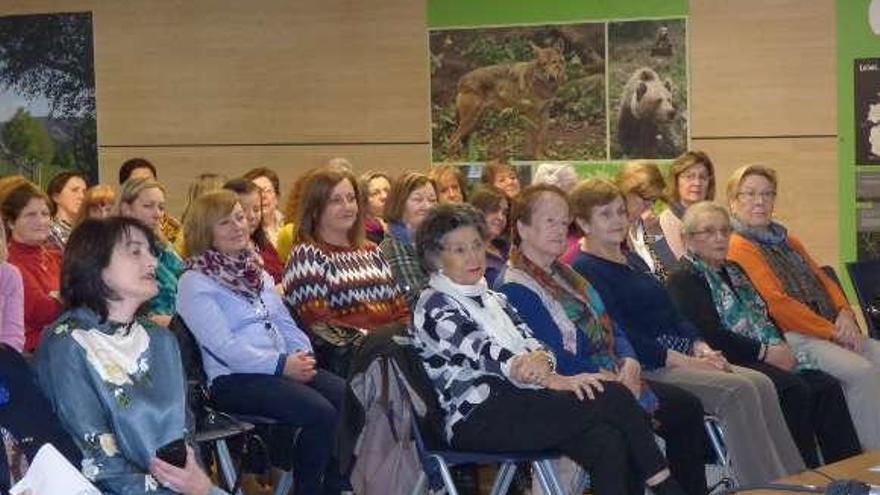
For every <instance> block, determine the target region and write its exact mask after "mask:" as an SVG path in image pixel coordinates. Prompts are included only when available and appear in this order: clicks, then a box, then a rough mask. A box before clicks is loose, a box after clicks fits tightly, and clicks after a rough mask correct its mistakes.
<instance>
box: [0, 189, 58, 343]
mask: <svg viewBox="0 0 880 495" xmlns="http://www.w3.org/2000/svg"><path fill="white" fill-rule="evenodd" d="M16 184H17V185H15V186H14V187H13V188H12V189H11V190H9V191H8V192H7V193H6V194H5V197H4V199H3V203H2V205H0V214H2V218H3V227H4V228H5V229H6V232H7V233H8V234H9V236H8V237H9V243H8V246H7V248H8V251H9V257H8V262H9V263H10V264H12V265H14V266H15V267H16V268H18V271H19V272H20V273H21V278H22V284H23V287H24V329H25V334H24V335H25V342H24V351H25V352H28V353H30V352H33V351H34V349H36V347H37V344H38V343H39V342H40V333H41V332H42V331H43V327H44V326H46V325H48V324H49V323H51V322H52V321H53V320H54V319H55V318H56V317H57V316H58V315H59V314H60V313H61V297H60V296H59V292H58V291H59V289H60V288H61V258H62V253H61V251H60V250H59V249H58V247H57V246H56V245H55V244H53V243H52V242H50V241H49V224H50V222H51V218H50V216H49V198H48V197H47V196H46V195H45V194H44V193H43V191H40V189H39V188H38V187H37V186H35V185H33V184H31V183H30V182H27V181H24V180H22V181H19V182H16Z"/></svg>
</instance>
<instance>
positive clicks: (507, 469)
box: [489, 462, 516, 495]
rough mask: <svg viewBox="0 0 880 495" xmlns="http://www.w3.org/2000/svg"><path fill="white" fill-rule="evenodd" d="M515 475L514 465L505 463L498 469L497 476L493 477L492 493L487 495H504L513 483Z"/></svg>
mask: <svg viewBox="0 0 880 495" xmlns="http://www.w3.org/2000/svg"><path fill="white" fill-rule="evenodd" d="M515 474H516V463H513V462H505V463H504V464H502V465H501V467H499V468H498V474H497V475H496V476H495V482H494V483H492V491H491V492H489V495H504V494H505V493H507V490H508V489H509V488H510V484H511V483H512V482H513V476H514V475H515Z"/></svg>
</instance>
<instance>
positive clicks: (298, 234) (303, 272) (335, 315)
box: [282, 167, 409, 331]
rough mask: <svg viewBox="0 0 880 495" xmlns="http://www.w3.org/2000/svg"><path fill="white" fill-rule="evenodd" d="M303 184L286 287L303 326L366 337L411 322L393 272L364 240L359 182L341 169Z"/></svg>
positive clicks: (288, 299) (325, 170) (320, 171)
mask: <svg viewBox="0 0 880 495" xmlns="http://www.w3.org/2000/svg"><path fill="white" fill-rule="evenodd" d="M302 180H303V183H302V185H301V186H300V187H301V189H300V192H299V196H300V201H299V205H298V206H297V208H296V219H295V220H294V222H293V223H294V240H293V243H294V245H293V249H292V251H291V253H290V258H289V259H288V260H287V266H286V267H285V269H284V277H283V282H282V283H283V286H284V297H285V300H286V302H287V304H288V305H289V306H290V307H291V308H292V309H293V311H294V312H295V313H296V315H297V317H298V318H299V322H300V323H302V324H303V325H305V326H306V327H311V326H312V325H314V324H316V323H319V322H322V323H328V324H335V325H341V326H345V327H354V328H359V329H363V330H365V331H369V330H373V329H375V328H378V327H380V326H382V325H385V324H388V323H392V322H404V323H405V322H407V321H408V319H409V309H408V307H407V305H406V299H404V297H403V295H402V294H401V293H400V289H399V288H398V286H397V283H396V282H395V280H394V275H393V274H392V272H391V268H390V267H389V266H388V263H387V262H386V261H385V258H384V257H383V256H382V252H381V251H380V250H379V248H378V246H376V245H375V244H373V243H371V242H369V241H367V240H366V239H365V236H364V224H363V216H364V211H363V209H361V208H360V207H359V198H360V196H359V193H358V183H357V180H355V178H354V176H353V175H352V174H351V172H348V171H345V170H343V169H341V168H339V167H324V168H319V169H315V170H313V171H312V172H310V173H309V174H308V175H307V176H305V177H304V178H303V179H302Z"/></svg>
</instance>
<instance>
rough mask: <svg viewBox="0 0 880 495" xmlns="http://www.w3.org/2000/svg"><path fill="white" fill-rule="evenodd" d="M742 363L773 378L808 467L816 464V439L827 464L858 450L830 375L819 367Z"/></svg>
mask: <svg viewBox="0 0 880 495" xmlns="http://www.w3.org/2000/svg"><path fill="white" fill-rule="evenodd" d="M743 366H746V367H748V368H752V369H753V370H756V371H760V372H761V373H763V374H765V375H767V376H768V377H769V378H770V380H772V381H773V384H774V385H775V386H776V393H777V394H778V395H779V402H780V405H781V406H782V412H783V414H784V415H785V421H786V423H787V424H788V429H789V430H790V431H791V436H792V438H794V442H795V444H796V445H797V446H798V450H800V452H801V456H802V457H803V458H804V463H805V464H806V465H807V467H809V468H816V467H818V466H819V456H818V454H817V452H816V441H817V440H818V442H819V448H821V449H822V457H823V458H824V460H825V462H827V463H830V462H835V461H839V460H841V459H845V458H847V457H850V456H853V455H856V454H859V453H861V451H862V449H861V445H860V444H859V437H858V434H856V430H855V426H853V422H852V418H851V417H850V415H849V408H848V407H847V405H846V398H845V397H844V395H843V389H842V388H841V387H840V383H839V382H838V381H837V379H835V378H834V377H833V376H831V375H829V374H828V373H825V372H823V371H820V370H803V371H799V372H797V373H792V372H789V371H785V370H783V369H780V368H777V367H776V366H773V365H772V364H768V363H760V362H756V363H749V364H744V365H743Z"/></svg>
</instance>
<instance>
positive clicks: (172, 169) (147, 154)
mask: <svg viewBox="0 0 880 495" xmlns="http://www.w3.org/2000/svg"><path fill="white" fill-rule="evenodd" d="M135 156H139V157H144V158H147V159H148V160H150V161H151V162H153V163H154V164H155V165H156V167H157V168H158V169H159V180H160V181H161V182H162V183H163V184H165V186H166V187H168V190H169V192H170V193H169V197H168V207H169V209H170V211H171V212H172V213H174V214H178V215H179V214H180V212H182V211H183V206H184V202H185V200H186V190H187V188H188V187H189V184H190V182H191V181H192V179H193V178H194V177H195V176H197V175H199V174H202V173H206V172H213V173H217V174H223V175H226V176H228V177H230V178H231V177H236V176H239V175H241V174H243V173H244V172H245V171H247V170H248V169H251V168H253V167H259V166H265V167H270V168H272V169H274V170H275V171H277V172H278V175H279V176H280V178H281V188H282V192H283V196H284V197H285V198H286V196H287V190H288V188H289V186H290V185H291V184H292V182H293V180H294V179H295V178H296V177H299V176H300V175H301V174H302V173H303V172H305V171H306V170H308V169H310V168H312V167H316V166H319V165H321V164H323V163H324V162H326V161H327V160H328V159H329V158H333V157H336V156H342V157H345V158H347V159H348V160H350V161H351V162H352V164H353V165H354V167H355V172H356V173H360V172H363V171H365V170H369V169H382V170H387V171H389V173H392V174H396V173H399V172H402V171H404V170H424V169H426V168H427V166H426V165H425V164H426V163H428V161H429V160H430V154H429V151H428V149H427V148H426V147H425V146H420V145H386V146H376V145H362V146H345V147H336V148H331V147H326V146H296V147H290V146H270V147H254V146H227V147H208V148H189V147H182V148H109V149H108V148H104V149H102V150H101V155H100V162H101V173H102V177H104V178H105V179H104V180H105V181H106V182H107V183H112V184H116V182H117V180H118V179H117V177H118V171H119V165H120V164H122V162H123V161H125V160H126V159H128V158H132V157H135Z"/></svg>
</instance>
